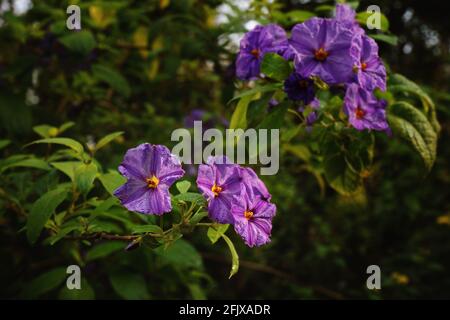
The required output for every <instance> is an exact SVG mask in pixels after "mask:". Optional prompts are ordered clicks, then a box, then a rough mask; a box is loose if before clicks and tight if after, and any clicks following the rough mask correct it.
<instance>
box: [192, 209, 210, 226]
mask: <svg viewBox="0 0 450 320" xmlns="http://www.w3.org/2000/svg"><path fill="white" fill-rule="evenodd" d="M207 216H208V212H206V211H199V212H197V213H195V214H194V215H193V216H192V218H191V219H190V220H189V223H190V224H191V225H196V224H197V223H199V222H200V221H201V220H202V219H203V218H205V217H207Z"/></svg>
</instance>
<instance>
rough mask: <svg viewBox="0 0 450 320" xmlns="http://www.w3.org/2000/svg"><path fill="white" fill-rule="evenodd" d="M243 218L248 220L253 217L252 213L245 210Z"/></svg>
mask: <svg viewBox="0 0 450 320" xmlns="http://www.w3.org/2000/svg"><path fill="white" fill-rule="evenodd" d="M244 217H245V219H247V220H250V219H251V218H252V217H253V211H249V210H245V212H244Z"/></svg>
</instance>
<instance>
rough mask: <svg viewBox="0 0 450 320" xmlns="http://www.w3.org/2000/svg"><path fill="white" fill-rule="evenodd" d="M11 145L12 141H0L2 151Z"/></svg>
mask: <svg viewBox="0 0 450 320" xmlns="http://www.w3.org/2000/svg"><path fill="white" fill-rule="evenodd" d="M10 143H11V141H10V140H6V139H3V140H0V150H1V149H3V148H5V147H6V146H8V145H9V144H10Z"/></svg>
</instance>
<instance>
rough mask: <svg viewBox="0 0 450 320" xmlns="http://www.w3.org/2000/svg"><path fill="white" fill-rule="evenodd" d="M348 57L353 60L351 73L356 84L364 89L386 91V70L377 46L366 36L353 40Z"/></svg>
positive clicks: (358, 36)
mask: <svg viewBox="0 0 450 320" xmlns="http://www.w3.org/2000/svg"><path fill="white" fill-rule="evenodd" d="M350 55H351V57H352V58H353V59H354V65H353V72H355V73H356V82H357V83H358V84H359V85H360V86H361V87H362V88H364V89H367V90H369V91H373V90H374V89H375V88H380V89H381V90H383V91H386V69H385V68H384V65H383V62H382V61H381V59H380V57H379V56H378V45H377V43H376V42H375V40H373V39H372V38H369V37H368V36H366V35H357V36H355V37H354V38H353V43H352V48H351V49H350Z"/></svg>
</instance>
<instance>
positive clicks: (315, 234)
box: [0, 0, 450, 299]
mask: <svg viewBox="0 0 450 320" xmlns="http://www.w3.org/2000/svg"><path fill="white" fill-rule="evenodd" d="M0 3H1V5H0V12H1V15H0V39H1V41H0V139H1V142H0V148H1V150H0V154H1V157H2V160H3V159H7V158H8V157H10V156H12V155H14V154H18V153H28V152H34V153H37V154H40V155H41V156H45V150H44V149H45V148H42V147H39V146H31V147H29V148H26V149H23V146H24V145H25V144H27V143H29V142H30V141H33V140H36V139H38V138H39V135H38V133H39V129H36V126H37V125H43V124H48V125H50V126H54V128H53V131H52V128H51V127H44V129H42V127H41V129H42V130H44V134H48V135H49V136H52V135H55V134H59V133H60V132H61V130H60V129H61V128H60V126H61V125H62V124H64V123H68V122H73V123H74V125H73V126H71V127H70V128H67V130H66V132H64V136H69V137H72V138H75V139H77V140H78V141H82V142H84V143H87V144H88V145H89V144H92V143H95V142H96V141H98V140H99V139H100V138H102V137H103V136H105V135H107V134H108V133H111V132H115V131H124V132H125V133H124V135H123V136H121V137H118V138H117V139H116V141H115V143H113V144H110V145H108V146H106V147H105V148H104V149H103V150H102V152H99V153H98V155H97V157H96V159H97V160H98V161H99V162H100V163H102V166H103V168H104V169H105V171H106V169H108V168H111V169H115V168H116V167H117V165H118V164H119V162H120V161H121V159H122V157H123V153H124V152H125V150H126V149H127V148H130V147H133V146H135V145H137V144H138V143H141V142H151V143H161V144H166V145H168V146H171V144H172V143H171V142H170V134H171V132H172V130H173V129H175V128H179V127H183V126H185V125H186V117H187V116H188V115H189V114H190V112H191V111H193V110H196V109H202V110H205V111H206V112H207V113H206V117H208V118H209V119H212V118H215V119H230V115H231V114H232V112H233V106H232V105H229V104H227V102H228V101H229V100H230V99H231V98H232V97H233V96H234V95H235V93H236V90H238V89H240V87H241V86H242V84H241V83H238V82H236V80H235V76H234V64H233V61H234V57H235V54H236V52H237V49H238V40H239V39H240V37H241V36H242V34H243V32H245V31H246V30H248V29H250V28H252V27H253V26H254V25H255V23H256V22H261V23H267V22H268V21H272V22H274V21H275V22H278V23H281V24H283V26H284V27H286V28H288V29H289V28H290V27H291V26H292V25H293V24H295V23H297V22H300V21H303V20H304V19H305V18H307V17H309V16H310V13H308V12H311V13H313V14H319V15H323V14H328V13H329V12H328V11H329V10H330V8H332V6H333V5H334V2H333V1H308V0H291V1H276V2H274V1H269V0H257V1H218V0H209V1H208V0H204V1H203V0H176V1H175V0H145V1H144V0H139V1H138V0H122V1H119V0H116V1H106V0H105V1H75V0H73V1H60V0H39V1H25V0H23V1H20V0H19V1H12V0H2V1H0ZM375 3H376V4H377V5H379V6H380V8H381V10H382V12H383V13H384V14H385V15H386V16H387V17H388V19H389V22H390V27H389V29H390V32H391V33H392V35H396V36H397V37H398V38H395V37H391V38H390V39H388V40H389V41H388V42H391V44H389V43H384V42H379V43H380V46H381V49H380V50H381V56H382V57H383V58H384V60H385V62H386V64H387V65H388V66H389V67H390V69H391V70H392V71H393V72H398V73H402V74H404V75H406V76H407V77H409V78H411V79H413V80H414V81H416V82H417V83H419V84H420V85H421V86H422V87H424V88H425V89H426V91H427V92H428V94H430V95H431V96H432V97H433V99H434V101H435V103H436V107H437V112H438V119H439V121H440V124H441V127H442V131H441V134H440V140H439V141H440V143H439V145H438V152H437V160H436V163H435V166H434V168H433V169H432V171H431V173H430V174H428V175H426V174H425V170H424V169H423V165H422V163H421V160H420V158H419V157H418V156H417V155H416V154H415V153H414V152H413V151H412V150H411V149H410V148H409V147H408V146H407V145H405V144H402V143H400V142H399V141H398V140H397V139H395V138H391V137H388V136H385V135H382V134H379V135H377V141H376V144H377V145H376V152H375V165H374V167H373V170H372V172H371V174H370V175H369V176H368V177H366V179H365V187H366V188H365V191H364V192H360V193H358V194H356V195H353V196H351V197H344V196H341V195H339V194H338V193H336V192H335V191H334V190H332V189H331V188H329V187H326V186H320V184H318V181H317V180H316V179H315V178H314V176H313V175H311V173H309V171H308V168H307V167H305V165H304V161H303V160H302V159H301V158H298V157H295V156H294V155H293V154H292V153H288V152H284V153H282V155H281V164H280V171H279V173H278V174H277V175H275V176H268V177H263V179H264V180H265V181H266V183H267V184H268V187H269V190H270V191H271V192H272V194H273V202H274V203H276V204H277V205H278V215H277V217H276V218H275V220H274V229H273V240H272V243H271V244H270V245H268V246H264V247H262V248H258V249H249V248H247V247H246V246H245V245H244V244H243V243H242V241H240V239H238V238H237V237H236V236H235V235H234V234H233V235H230V237H232V238H233V239H234V240H235V241H234V243H235V245H236V249H237V251H238V252H239V255H240V258H241V264H240V265H241V268H240V272H239V273H238V274H237V275H236V276H234V277H233V278H232V279H231V280H228V277H227V274H228V270H229V263H230V262H229V257H228V254H229V253H228V250H227V248H226V247H225V245H216V246H214V247H213V246H211V245H210V243H209V242H208V241H206V240H205V235H204V234H202V233H195V234H192V235H188V236H187V237H186V238H187V239H188V240H189V242H188V241H184V240H182V241H178V242H176V245H174V246H173V247H172V248H171V251H170V253H169V254H165V255H164V256H161V255H160V254H158V251H157V250H149V249H146V248H145V247H141V248H139V249H137V250H134V251H131V252H124V251H123V243H117V242H114V241H112V242H111V241H110V242H99V243H95V245H94V246H93V247H90V246H88V245H87V244H84V243H82V242H76V241H60V242H58V243H56V244H55V245H54V246H46V245H43V244H42V243H39V242H38V243H37V244H36V245H34V246H33V245H30V244H29V243H28V241H27V240H26V236H25V232H24V231H23V226H24V221H25V220H26V219H25V218H24V216H26V215H27V212H28V211H29V210H30V208H31V206H32V205H33V202H34V201H35V200H36V199H37V198H38V196H39V195H40V194H42V192H43V191H42V190H48V189H51V187H52V186H55V185H56V184H58V183H59V182H60V180H64V178H61V177H59V176H58V175H57V174H56V173H55V170H52V171H50V172H47V173H45V174H43V173H42V172H39V171H36V170H23V169H21V168H11V169H8V170H6V169H5V170H2V173H1V178H0V181H1V183H0V236H1V238H2V241H1V246H0V256H1V261H2V263H1V264H0V287H1V290H0V296H1V297H2V298H18V297H26V298H98V299H105V298H113V299H114V298H126V299H141V298H152V299H166V298H195V299H203V298H246V299H248V298H263V299H297V298H320V299H323V298H325V299H330V298H331V299H342V298H369V299H391V298H450V295H449V292H450V275H449V274H448V270H450V202H449V199H450V188H449V186H450V173H449V168H450V163H449V159H450V148H449V144H448V143H447V141H448V139H449V138H450V132H449V129H450V127H449V125H450V109H449V107H448V106H449V104H450V93H449V92H450V91H449V89H450V86H449V84H450V55H449V50H450V42H449V40H450V38H449V33H448V30H450V26H449V24H450V21H449V19H448V17H447V16H446V14H445V13H446V8H445V2H444V1H432V0H430V1H413V0H411V1H397V0H396V1H361V3H360V4H359V11H364V9H365V8H366V7H367V6H368V5H371V4H375ZM69 4H78V5H80V7H81V9H82V31H80V32H73V31H68V30H67V29H66V26H65V24H66V18H67V14H66V13H65V10H66V8H67V6H68V5H69ZM393 43H394V44H395V45H392V44H393ZM33 127H34V130H33ZM57 128H59V129H57ZM45 132H46V133H45ZM41 133H42V132H41ZM41 136H42V134H41ZM8 141H9V142H8ZM3 165H5V163H3ZM191 180H192V181H193V177H191ZM190 243H192V244H194V245H195V248H194V246H193V245H191V244H190ZM70 264H79V265H81V266H82V272H83V273H82V275H83V282H82V287H83V290H82V291H81V292H76V293H74V292H73V291H68V290H66V289H63V287H64V286H62V282H61V281H62V280H61V279H64V277H61V274H65V268H66V267H67V266H68V265H70ZM371 264H377V265H379V266H380V267H381V270H382V290H381V291H369V290H367V288H366V278H367V274H366V268H367V266H369V265H371Z"/></svg>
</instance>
